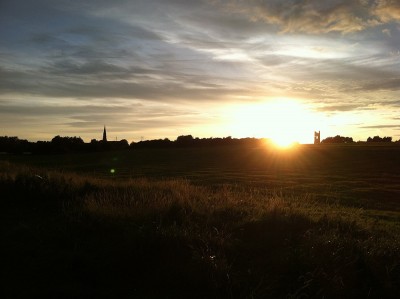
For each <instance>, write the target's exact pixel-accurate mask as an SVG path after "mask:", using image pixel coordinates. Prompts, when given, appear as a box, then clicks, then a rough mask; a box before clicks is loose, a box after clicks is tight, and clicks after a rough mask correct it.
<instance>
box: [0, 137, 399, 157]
mask: <svg viewBox="0 0 400 299" xmlns="http://www.w3.org/2000/svg"><path fill="white" fill-rule="evenodd" d="M266 141H267V142H268V139H265V138H261V139H258V138H249V137H247V138H232V137H231V136H228V137H223V138H219V137H218V138H213V137H211V138H198V137H196V138H195V137H193V136H192V135H181V136H178V137H177V139H176V140H174V141H172V140H170V139H168V138H165V139H154V140H144V141H139V142H131V143H130V144H129V143H128V141H127V140H126V139H122V140H120V141H106V142H105V141H102V140H96V139H92V140H91V141H90V142H89V143H85V142H84V141H83V140H82V138H80V137H76V136H74V137H68V136H66V137H62V136H59V135H57V136H55V137H54V138H53V139H52V140H51V141H37V142H30V141H28V140H25V139H19V138H18V137H8V136H0V153H20V154H22V153H32V154H47V153H68V152H94V151H108V150H125V149H142V148H179V147H210V146H233V145H249V146H258V145H261V144H265V142H266ZM366 142H367V143H378V142H379V143H384V142H386V143H391V142H392V137H379V136H374V137H368V139H367V141H366ZM396 142H397V143H400V140H398V141H396ZM321 143H323V144H330V143H342V144H343V143H354V141H353V138H352V137H344V136H340V135H336V136H334V137H327V138H325V139H324V140H322V141H321Z"/></svg>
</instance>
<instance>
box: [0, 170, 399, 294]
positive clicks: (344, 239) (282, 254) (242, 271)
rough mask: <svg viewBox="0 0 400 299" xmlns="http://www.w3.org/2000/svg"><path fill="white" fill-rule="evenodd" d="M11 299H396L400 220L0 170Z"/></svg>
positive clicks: (332, 207)
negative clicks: (91, 298)
mask: <svg viewBox="0 0 400 299" xmlns="http://www.w3.org/2000/svg"><path fill="white" fill-rule="evenodd" d="M0 169H1V171H0V188H1V189H0V190H1V194H2V197H1V198H2V199H1V211H2V214H3V215H2V219H3V222H4V223H3V234H2V240H3V244H5V245H4V246H3V247H2V251H3V253H2V256H3V258H4V260H5V262H4V265H3V266H4V267H3V269H4V270H5V271H7V273H8V278H7V283H6V284H5V286H6V287H5V293H6V296H8V297H12V298H15V297H32V296H34V295H42V296H53V297H54V296H57V297H66V298H67V297H68V298H71V297H87V296H95V297H119V298H188V297H190V298H306V297H317V298H356V297H363V298H397V296H398V295H399V294H400V289H399V287H400V240H399V235H398V231H399V230H398V229H399V221H398V220H399V217H400V216H399V214H398V213H389V212H383V211H370V210H364V209H361V208H354V207H347V206H343V205H341V204H340V201H337V200H335V197H334V196H333V197H332V198H328V197H327V198H319V197H318V196H315V195H314V194H290V193H289V194H287V193H284V192H283V191H280V190H269V189H266V188H262V187H257V188H256V187H244V186H239V185H221V186H218V187H216V186H213V187H208V186H200V185H193V184H192V183H191V182H190V181H188V180H182V179H173V180H168V179H166V180H151V179H146V178H141V179H131V180H102V179H96V178H92V177H89V176H81V175H77V174H71V173H59V172H52V171H45V170H38V169H31V168H26V167H16V166H15V165H12V164H7V163H3V164H2V165H1V168H0Z"/></svg>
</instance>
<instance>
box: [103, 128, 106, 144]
mask: <svg viewBox="0 0 400 299" xmlns="http://www.w3.org/2000/svg"><path fill="white" fill-rule="evenodd" d="M103 142H107V131H106V126H105V125H104V131H103Z"/></svg>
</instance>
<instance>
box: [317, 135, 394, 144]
mask: <svg viewBox="0 0 400 299" xmlns="http://www.w3.org/2000/svg"><path fill="white" fill-rule="evenodd" d="M353 142H354V141H353V138H352V137H345V136H340V135H336V136H334V137H327V138H325V139H324V140H322V141H321V143H353ZM366 142H367V143H377V142H380V143H381V142H392V137H387V136H385V137H380V136H374V137H368V138H367V141H366ZM396 142H397V143H398V142H400V139H399V140H397V141H396Z"/></svg>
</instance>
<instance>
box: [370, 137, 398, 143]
mask: <svg viewBox="0 0 400 299" xmlns="http://www.w3.org/2000/svg"><path fill="white" fill-rule="evenodd" d="M367 142H392V137H387V136H385V137H383V138H382V137H379V136H374V137H373V138H371V137H368V139H367Z"/></svg>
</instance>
